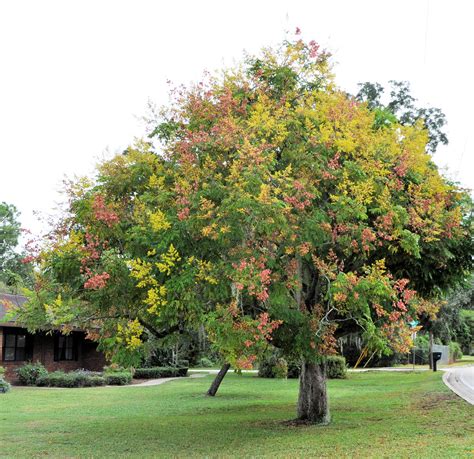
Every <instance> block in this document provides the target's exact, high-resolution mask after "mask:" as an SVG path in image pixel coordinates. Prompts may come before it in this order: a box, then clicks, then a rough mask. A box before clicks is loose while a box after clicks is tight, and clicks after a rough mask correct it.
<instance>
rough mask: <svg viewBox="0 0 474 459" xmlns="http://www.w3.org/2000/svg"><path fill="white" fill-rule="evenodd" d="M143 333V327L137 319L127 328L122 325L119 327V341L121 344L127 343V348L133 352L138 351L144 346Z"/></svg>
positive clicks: (129, 323) (130, 322) (128, 324)
mask: <svg viewBox="0 0 474 459" xmlns="http://www.w3.org/2000/svg"><path fill="white" fill-rule="evenodd" d="M142 333H143V327H142V326H141V325H140V322H139V321H138V320H137V319H135V320H131V321H129V322H128V323H127V325H126V326H125V327H124V326H122V325H121V324H118V325H117V341H118V342H119V343H121V342H125V344H126V346H127V348H128V349H131V350H135V349H138V348H139V347H140V346H142V345H143V341H142V340H141V335H142Z"/></svg>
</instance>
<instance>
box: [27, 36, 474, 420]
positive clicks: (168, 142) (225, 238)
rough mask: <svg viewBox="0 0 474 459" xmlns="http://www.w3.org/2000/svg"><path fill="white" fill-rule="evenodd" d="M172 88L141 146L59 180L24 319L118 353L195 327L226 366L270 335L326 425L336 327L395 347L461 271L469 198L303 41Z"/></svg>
mask: <svg viewBox="0 0 474 459" xmlns="http://www.w3.org/2000/svg"><path fill="white" fill-rule="evenodd" d="M173 97H174V99H173V102H172V104H171V106H170V107H169V108H167V109H164V110H163V111H162V112H161V113H160V120H159V121H158V122H157V123H156V124H155V125H154V126H153V129H152V132H151V134H150V139H151V141H150V142H148V141H147V142H145V141H141V142H138V143H137V145H135V146H133V147H130V148H129V149H127V150H126V151H125V152H124V153H123V154H122V155H119V156H116V157H115V158H113V159H112V160H110V161H106V162H104V163H103V164H101V165H100V166H99V168H98V171H97V176H96V177H95V178H94V179H92V180H82V181H80V182H77V183H72V184H71V185H70V187H69V192H70V202H69V211H68V213H67V215H65V217H64V219H63V220H62V221H61V222H60V224H58V226H57V228H56V229H55V231H54V232H53V233H52V234H51V235H50V238H49V241H50V242H49V243H48V244H47V245H46V246H45V248H44V250H43V251H42V253H41V254H40V255H39V256H38V263H39V264H40V265H41V268H42V275H41V278H40V279H39V283H38V286H37V289H36V291H35V292H34V293H32V295H31V301H30V307H29V308H28V309H25V310H24V311H23V312H22V313H21V317H22V318H23V320H24V321H25V323H26V324H28V325H29V326H30V327H33V328H34V327H37V326H44V325H45V324H46V323H48V324H56V325H58V324H65V323H66V324H70V325H72V324H77V323H79V322H80V323H82V325H83V326H84V325H85V326H88V327H90V330H91V335H92V336H94V337H95V338H96V339H98V340H99V341H100V342H101V346H102V347H103V348H105V349H107V350H108V351H109V352H110V354H111V355H114V356H115V358H120V359H122V360H126V359H130V356H133V355H135V354H136V355H138V353H139V352H140V350H142V349H144V348H146V345H147V334H149V333H151V334H153V335H155V337H159V338H160V337H164V336H169V334H170V333H173V332H178V333H179V332H180V331H182V330H185V329H187V328H193V327H197V326H199V325H201V324H205V326H206V327H207V330H208V333H209V337H210V339H211V340H212V342H213V343H214V345H215V347H216V348H217V349H219V351H220V352H221V354H222V356H223V357H224V358H225V360H226V362H228V363H230V364H232V365H234V366H235V367H237V368H249V367H251V366H252V363H253V362H254V361H255V360H256V359H257V357H258V355H259V354H260V353H261V352H262V351H263V350H264V349H265V347H266V346H267V345H268V343H269V342H272V344H273V345H275V346H277V347H279V348H280V349H282V350H283V352H284V353H286V354H287V355H291V356H292V357H297V358H299V359H301V361H302V373H301V378H300V394H299V400H298V409H297V412H298V418H299V419H300V420H302V421H306V422H315V423H327V422H328V421H329V408H328V402H327V393H326V382H325V363H324V362H325V356H327V355H329V354H331V353H334V352H335V342H336V338H337V336H338V334H340V333H344V332H346V331H347V330H352V329H359V330H362V333H363V336H364V338H365V340H366V342H367V343H368V346H369V347H370V349H371V350H373V351H379V352H390V349H396V350H406V349H408V346H409V344H410V330H409V327H408V325H407V323H408V322H410V321H412V320H413V319H415V318H416V317H417V315H419V314H433V313H434V311H435V309H436V305H435V304H434V303H433V302H431V301H429V299H430V296H431V294H432V293H433V289H434V288H435V287H439V286H440V285H441V284H443V283H449V282H453V281H455V280H456V279H458V278H460V277H462V275H463V273H464V271H465V270H467V269H469V268H470V265H471V256H470V254H471V253H472V250H471V246H469V244H470V243H471V239H470V235H469V234H468V230H469V228H466V227H465V226H464V220H463V212H464V210H463V209H464V208H463V205H462V203H463V202H465V200H466V197H465V194H464V193H463V192H462V191H460V190H459V189H457V188H456V187H455V186H453V185H451V184H449V183H447V182H446V181H445V180H444V179H443V178H442V177H441V176H440V174H439V172H438V170H437V168H436V166H435V165H434V164H433V162H432V161H431V158H430V156H429V155H428V154H427V153H426V152H425V147H426V143H427V141H428V135H427V131H426V129H425V127H424V125H423V122H422V121H421V120H420V121H418V122H416V123H414V124H413V125H405V126H404V125H401V124H400V123H398V122H396V121H394V122H391V123H387V124H380V123H378V122H377V119H378V118H377V116H376V113H375V112H374V111H373V110H372V109H371V108H370V107H369V106H368V105H367V104H366V103H359V102H358V101H357V100H355V99H354V98H352V97H350V96H348V95H347V94H346V93H344V92H343V91H341V90H339V89H338V88H337V87H336V85H335V84H334V81H333V77H332V75H331V67H330V64H329V55H328V53H326V52H324V51H322V50H321V49H320V48H319V46H318V45H317V44H316V43H315V42H310V43H305V42H303V41H302V40H300V39H299V38H298V37H297V39H296V40H295V41H293V42H285V43H284V44H283V45H282V46H281V48H279V49H278V50H276V51H274V50H271V49H267V50H265V51H264V52H263V53H262V54H261V55H260V56H250V57H247V58H246V60H245V61H244V62H243V63H242V65H240V66H239V67H237V68H234V69H230V70H226V71H225V72H223V74H222V76H220V77H215V78H210V79H208V80H207V81H205V82H201V83H199V84H197V85H195V86H192V87H190V88H178V89H177V90H176V91H175V92H174V93H173ZM461 246H463V247H464V248H468V249H469V250H471V252H469V253H466V252H465V251H462V250H460V249H459V248H460V247H461ZM429 279H431V283H430V281H429ZM437 284H439V285H437ZM418 287H419V288H420V294H417V292H416V291H415V289H416V288H418ZM58 294H59V295H58ZM134 353H135V354H134Z"/></svg>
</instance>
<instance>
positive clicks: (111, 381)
mask: <svg viewBox="0 0 474 459" xmlns="http://www.w3.org/2000/svg"><path fill="white" fill-rule="evenodd" d="M104 379H105V384H107V385H108V386H126V385H127V384H130V383H131V382H132V373H131V372H129V371H128V372H126V371H124V372H122V373H118V372H115V373H106V374H105V375H104Z"/></svg>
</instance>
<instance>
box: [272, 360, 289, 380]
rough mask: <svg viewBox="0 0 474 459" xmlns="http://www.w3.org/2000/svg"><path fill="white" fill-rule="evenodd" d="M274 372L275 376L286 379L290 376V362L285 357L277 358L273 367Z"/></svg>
mask: <svg viewBox="0 0 474 459" xmlns="http://www.w3.org/2000/svg"><path fill="white" fill-rule="evenodd" d="M273 374H274V375H275V378H279V379H286V378H287V377H288V363H287V362H286V360H285V359H283V358H281V357H280V358H279V359H277V361H276V363H275V366H274V367H273Z"/></svg>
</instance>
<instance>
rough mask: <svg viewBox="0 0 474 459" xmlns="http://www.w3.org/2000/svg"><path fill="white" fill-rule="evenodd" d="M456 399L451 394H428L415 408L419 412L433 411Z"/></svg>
mask: <svg viewBox="0 0 474 459" xmlns="http://www.w3.org/2000/svg"><path fill="white" fill-rule="evenodd" d="M456 399H457V396H456V395H455V394H453V393H442V392H434V393H428V394H425V395H424V396H423V398H422V399H421V400H420V401H419V402H418V403H417V405H416V406H417V408H419V409H421V410H433V409H435V408H439V407H440V405H441V404H442V403H444V402H452V401H454V400H456Z"/></svg>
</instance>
